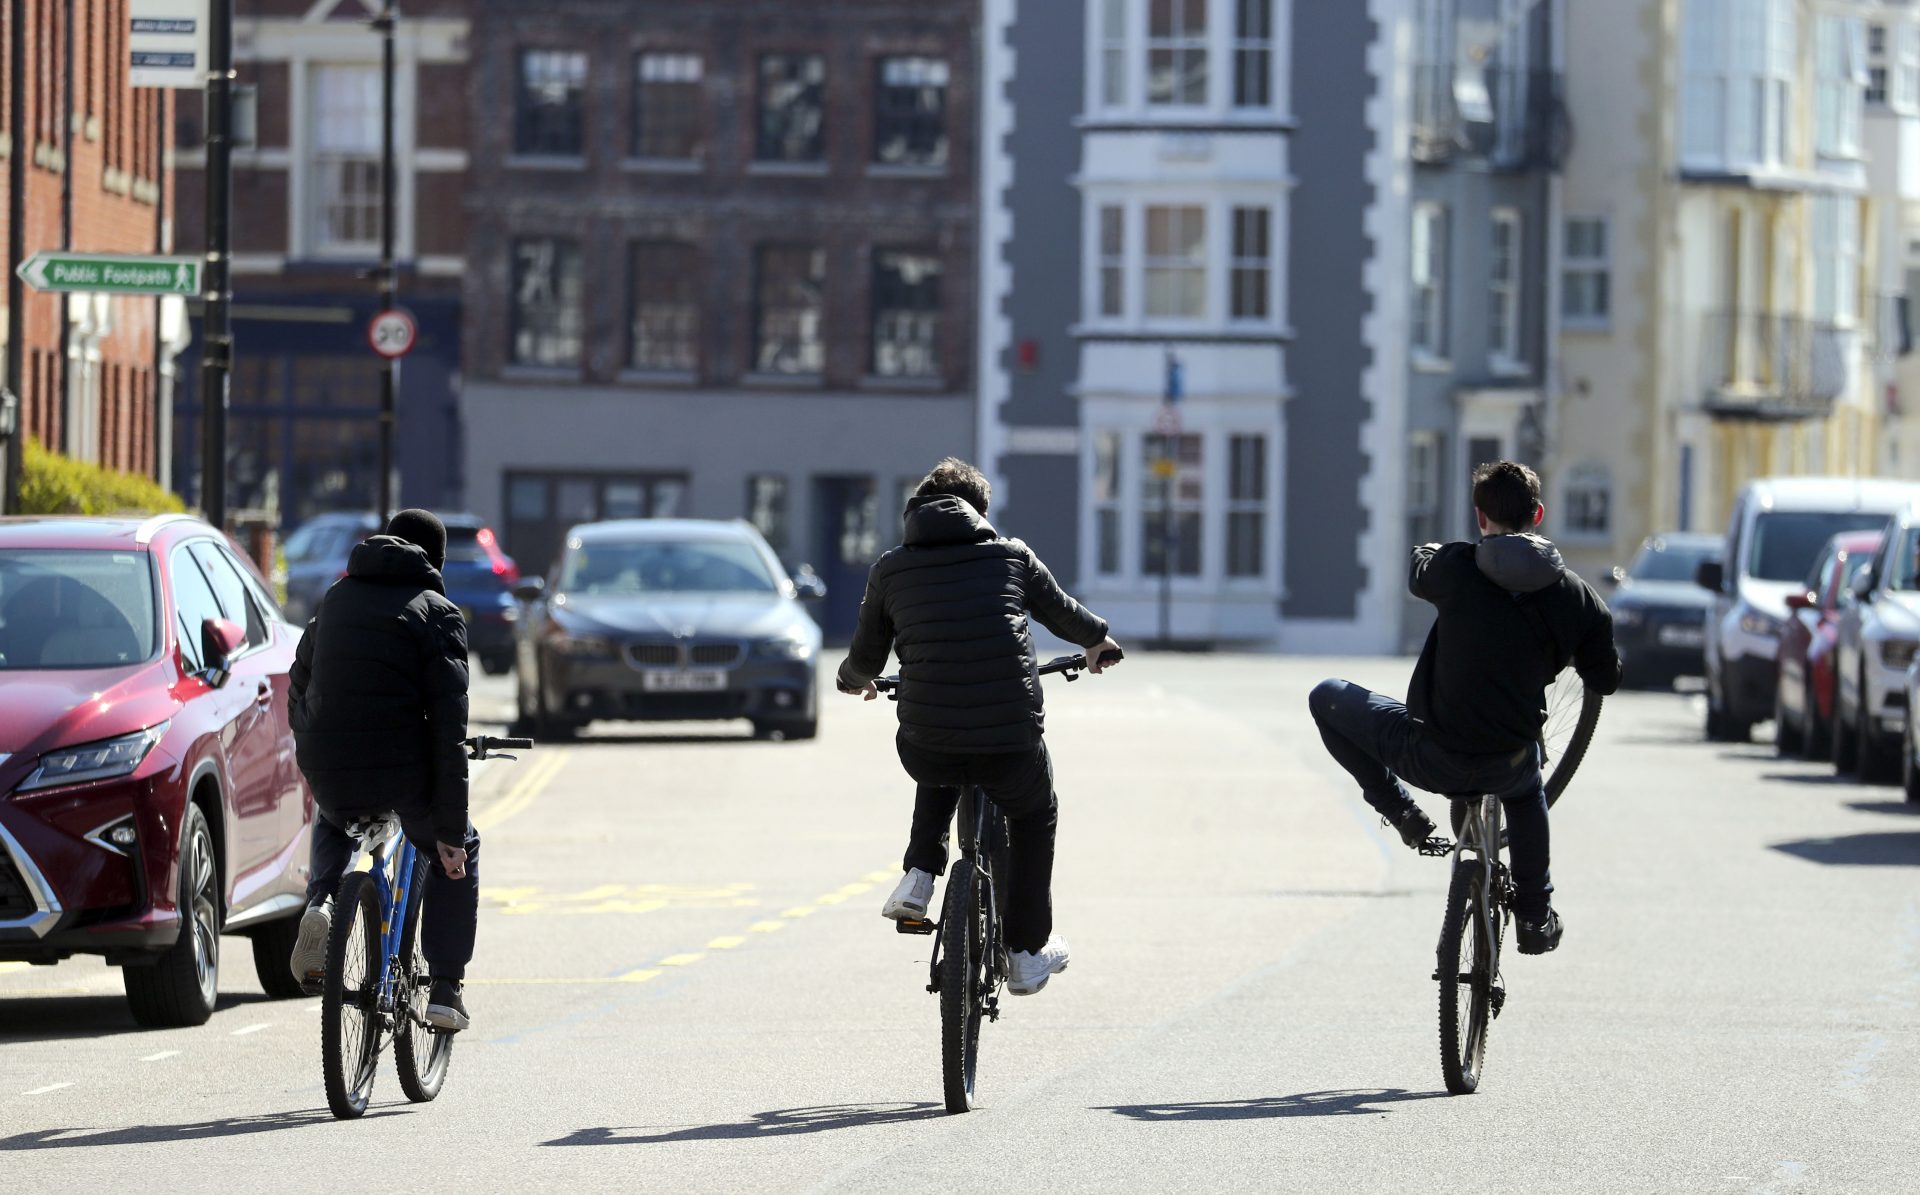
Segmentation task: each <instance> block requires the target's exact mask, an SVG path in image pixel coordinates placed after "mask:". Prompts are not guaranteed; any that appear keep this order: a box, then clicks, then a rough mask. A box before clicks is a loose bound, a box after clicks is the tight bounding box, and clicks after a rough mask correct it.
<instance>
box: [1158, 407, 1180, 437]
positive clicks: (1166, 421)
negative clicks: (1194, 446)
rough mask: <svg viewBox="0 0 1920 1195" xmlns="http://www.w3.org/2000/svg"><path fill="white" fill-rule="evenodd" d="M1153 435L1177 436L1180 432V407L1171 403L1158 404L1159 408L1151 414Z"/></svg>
mask: <svg viewBox="0 0 1920 1195" xmlns="http://www.w3.org/2000/svg"><path fill="white" fill-rule="evenodd" d="M1153 431H1154V434H1155V435H1160V436H1177V435H1179V434H1180V408H1179V407H1176V406H1174V405H1173V404H1172V403H1162V404H1160V410H1159V411H1157V412H1156V413H1155V414H1154V416H1153Z"/></svg>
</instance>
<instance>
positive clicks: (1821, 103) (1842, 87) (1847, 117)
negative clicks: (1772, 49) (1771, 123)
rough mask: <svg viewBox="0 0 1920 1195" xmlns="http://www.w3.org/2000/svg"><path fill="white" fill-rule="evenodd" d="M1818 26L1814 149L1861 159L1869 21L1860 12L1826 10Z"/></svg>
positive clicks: (1829, 156) (1814, 63)
mask: <svg viewBox="0 0 1920 1195" xmlns="http://www.w3.org/2000/svg"><path fill="white" fill-rule="evenodd" d="M1814 28H1815V36H1814V53H1813V67H1814V88H1815V102H1814V112H1815V116H1814V149H1815V151H1816V152H1818V153H1819V155H1820V156H1821V157H1823V158H1841V159H1849V160H1851V159H1858V158H1859V157H1860V156H1861V133H1860V119H1861V109H1862V107H1863V105H1864V102H1865V96H1866V87H1867V52H1866V49H1867V47H1866V24H1865V22H1863V21H1862V20H1860V18H1858V17H1842V16H1835V15H1822V16H1820V17H1818V18H1816V24H1815V26H1814Z"/></svg>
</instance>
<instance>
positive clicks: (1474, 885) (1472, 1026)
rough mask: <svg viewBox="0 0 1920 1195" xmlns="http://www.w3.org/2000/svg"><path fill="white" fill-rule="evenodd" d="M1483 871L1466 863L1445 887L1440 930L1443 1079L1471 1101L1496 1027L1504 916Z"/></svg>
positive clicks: (1458, 865) (1475, 863) (1436, 974)
mask: <svg viewBox="0 0 1920 1195" xmlns="http://www.w3.org/2000/svg"><path fill="white" fill-rule="evenodd" d="M1486 879H1487V873H1486V868H1485V866H1484V865H1483V864H1482V863H1481V862H1480V861H1479V860H1477V859H1462V860H1461V861H1460V862H1459V863H1456V864H1454V867H1453V882H1452V884H1450V885H1448V887H1447V920H1446V922H1445V924H1443V925H1442V926H1441V927H1440V957H1439V965H1438V966H1437V967H1436V968H1435V970H1434V977H1435V978H1436V979H1438V980H1439V981H1440V1073H1441V1075H1442V1076H1443V1077H1444V1078H1445V1079H1446V1082H1447V1090H1448V1091H1450V1092H1452V1093H1453V1094H1454V1095H1469V1094H1471V1093H1472V1092H1473V1091H1474V1089H1476V1088H1477V1087H1479V1086H1480V1072H1481V1068H1482V1067H1483V1066H1484V1065H1485V1063H1486V1058H1487V1031H1488V1029H1489V1028H1490V1027H1491V1026H1492V1023H1493V981H1494V976H1495V975H1497V974H1498V973H1499V966H1500V914H1499V910H1498V909H1494V908H1492V907H1491V905H1490V902H1489V901H1488V899H1487V897H1488V893H1487V884H1486Z"/></svg>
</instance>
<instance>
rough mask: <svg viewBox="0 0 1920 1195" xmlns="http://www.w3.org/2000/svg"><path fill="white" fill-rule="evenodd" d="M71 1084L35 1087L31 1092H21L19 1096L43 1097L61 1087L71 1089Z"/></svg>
mask: <svg viewBox="0 0 1920 1195" xmlns="http://www.w3.org/2000/svg"><path fill="white" fill-rule="evenodd" d="M72 1086H73V1084H71V1083H49V1084H47V1085H46V1086H45V1087H36V1088H34V1089H33V1090H32V1091H23V1092H21V1093H20V1094H21V1095H45V1094H47V1093H48V1092H49V1091H58V1090H60V1089H61V1088H62V1087H72Z"/></svg>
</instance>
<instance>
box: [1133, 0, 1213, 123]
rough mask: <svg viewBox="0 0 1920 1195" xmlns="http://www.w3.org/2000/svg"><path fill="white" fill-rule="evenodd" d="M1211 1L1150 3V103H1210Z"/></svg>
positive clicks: (1183, 105)
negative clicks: (1208, 59)
mask: <svg viewBox="0 0 1920 1195" xmlns="http://www.w3.org/2000/svg"><path fill="white" fill-rule="evenodd" d="M1207 2H1208V0H1147V103H1148V104H1149V105H1152V106H1155V107H1181V108H1198V107H1201V106H1203V105H1204V104H1206V102H1207Z"/></svg>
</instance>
